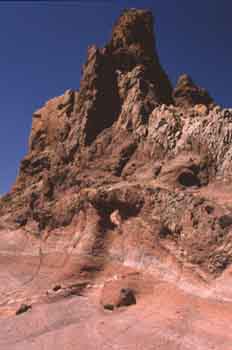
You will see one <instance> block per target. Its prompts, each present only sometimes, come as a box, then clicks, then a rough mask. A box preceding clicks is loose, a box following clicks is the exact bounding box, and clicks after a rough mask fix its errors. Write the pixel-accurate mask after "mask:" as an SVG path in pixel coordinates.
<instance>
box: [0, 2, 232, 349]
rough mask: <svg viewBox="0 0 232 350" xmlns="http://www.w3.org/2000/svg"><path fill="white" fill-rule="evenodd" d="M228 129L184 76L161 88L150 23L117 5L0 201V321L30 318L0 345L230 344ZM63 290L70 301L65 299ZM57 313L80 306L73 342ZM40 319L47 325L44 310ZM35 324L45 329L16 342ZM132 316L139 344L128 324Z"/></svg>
mask: <svg viewBox="0 0 232 350" xmlns="http://www.w3.org/2000/svg"><path fill="white" fill-rule="evenodd" d="M231 122H232V109H231V110H230V109H222V108H221V107H220V106H218V105H217V104H216V103H215V102H214V101H213V99H212V98H211V96H210V95H209V93H208V92H207V91H206V90H205V89H203V88H201V87H198V86H197V85H196V84H195V83H194V82H193V80H192V79H191V78H190V77H189V76H188V75H186V74H184V75H182V76H181V77H180V78H179V80H178V82H177V86H176V87H175V88H174V89H173V88H172V86H171V83H170V81H169V79H168V76H167V74H166V73H165V71H164V69H163V68H162V66H161V64H160V62H159V57H158V53H157V50H156V43H155V36H154V33H153V17H152V14H151V13H150V12H149V11H147V10H136V9H130V10H125V11H124V12H123V14H122V15H121V16H120V18H119V19H118V21H117V23H116V24H115V26H114V28H113V32H112V37H111V40H110V42H109V43H108V44H107V45H106V46H105V47H104V48H97V47H95V46H91V47H89V49H88V54H87V62H86V64H85V65H84V67H83V74H82V81H81V84H80V90H79V91H71V90H68V91H66V92H65V93H64V95H62V96H59V97H56V98H54V99H52V100H50V101H48V102H47V103H46V104H45V105H44V106H43V107H42V108H41V109H39V110H37V111H36V112H35V113H34V115H33V122H32V130H31V135H30V140H29V150H28V154H27V155H26V156H25V158H24V159H23V160H22V162H21V166H20V171H19V175H18V177H17V179H16V183H15V184H14V186H13V188H12V190H11V192H10V193H9V194H7V195H5V196H4V197H2V198H1V200H0V215H1V216H0V225H1V226H0V229H1V245H0V259H1V261H2V263H1V266H2V267H1V268H0V280H1V282H2V287H1V288H0V291H1V293H2V294H1V309H0V314H2V316H3V317H7V320H8V321H7V322H8V323H6V324H8V326H9V327H11V325H12V324H15V322H16V320H15V317H13V316H12V315H13V314H15V312H16V311H17V309H18V307H19V306H20V305H21V304H22V303H28V304H29V305H32V309H30V308H29V309H27V308H22V309H23V310H24V309H25V311H28V310H29V311H28V312H26V314H25V315H24V316H20V317H21V318H20V321H17V322H19V330H18V331H17V332H16V333H15V334H13V335H12V337H13V339H14V340H12V341H9V339H7V338H4V337H2V338H1V337H0V344H1V343H2V344H3V345H2V346H4V348H5V349H21V348H23V349H25V348H27V346H28V348H30V349H31V348H33V349H41V348H42V347H41V345H40V344H42V346H45V348H50V347H51V346H53V345H52V343H51V341H52V340H51V339H50V337H49V335H48V333H49V332H51V333H53V332H54V334H56V333H57V329H59V339H61V337H62V339H66V340H62V342H61V340H60V344H61V345H58V344H56V346H57V349H61V348H62V349H63V348H64V347H65V348H67V349H74V348H75V349H77V348H80V349H82V348H83V346H85V347H87V348H89V349H92V348H96V347H94V346H95V342H96V344H98V346H99V349H102V348H105V349H109V348H112V347H110V346H111V345H110V343H112V341H113V339H115V335H117V334H118V336H119V339H120V341H118V342H117V339H116V340H114V342H113V343H114V344H115V345H114V346H115V347H114V348H115V349H116V348H120V349H121V348H123V349H135V348H138V349H140V348H141V349H153V348H154V347H155V348H157V349H158V348H159V349H190V348H191V349H192V347H194V348H196V349H210V348H211V349H222V345H223V346H224V348H223V349H225V350H226V349H229V348H230V346H231V344H232V339H231V336H229V335H228V334H227V333H226V334H225V327H224V326H225V324H227V323H228V321H229V320H231V314H228V313H227V311H226V310H229V309H230V308H231V297H232V291H231V287H230V284H231V277H230V275H231V272H230V271H231V268H230V264H231V260H232V239H231V238H232V200H231V193H232V192H231V190H232V188H231V174H232V167H231V157H232V148H231V139H232V127H231V125H232V124H231ZM5 281H6V283H5ZM54 286H55V288H54ZM52 288H53V289H52ZM169 294H170V295H172V299H170V300H168V298H169ZM73 295H76V296H79V297H78V298H79V299H78V298H77V301H75V300H76V299H75V300H73V299H66V297H67V296H73ZM81 295H82V297H83V298H84V297H86V298H87V299H84V300H85V301H82V299H80V298H82V297H81ZM70 300H71V301H70ZM86 300H87V301H86ZM131 301H133V302H131ZM58 303H59V305H60V306H61V309H62V310H63V311H62V310H60V313H59V307H58ZM157 303H158V304H157ZM159 303H160V304H159ZM165 303H167V305H168V307H167V306H165ZM50 304H51V305H50ZM129 304H134V305H133V306H131V307H130V308H128V310H126V311H123V312H124V313H122V314H121V311H119V313H118V311H115V310H117V309H119V310H120V309H121V308H122V309H123V310H124V307H125V306H128V305H129ZM67 305H68V306H69V307H72V308H73V309H74V310H75V308H77V306H78V307H79V308H80V310H82V309H83V310H82V311H80V320H79V321H80V325H79V327H80V329H81V331H80V336H81V335H82V336H81V339H79V341H80V343H79V347H78V345H77V343H76V341H75V340H74V333H73V332H74V330H73V327H74V329H75V327H76V325H77V323H78V322H79V321H78V322H77V319H76V318H75V317H74V318H73V316H72V317H71V316H70V315H69V316H67V315H65V314H64V311H65V307H66V306H67ZM149 305H150V309H149ZM160 305H163V308H162V307H161V306H160ZM183 305H184V306H183ZM56 306H57V309H56ZM179 306H180V307H181V310H180V311H179V312H180V315H179V314H178V315H176V313H178V310H176V309H178V307H179ZM182 306H183V307H182ZM104 307H106V308H107V309H110V310H111V311H112V310H113V314H112V315H111V314H110V316H109V315H108V314H106V315H105V314H104V313H103V311H102V310H103V308H104ZM157 307H158V308H160V307H161V308H162V310H160V312H159V313H155V310H157ZM99 308H100V309H99ZM34 309H35V311H34ZM20 310H21V309H20ZM41 310H44V311H41ZM49 310H53V311H52V312H54V313H55V314H56V315H55V316H54V319H53V318H52V316H51V315H49V316H48V314H47V316H46V317H47V319H46V317H45V314H43V312H45V313H49ZM131 310H132V311H131ZM213 310H216V311H215V314H214V315H212V313H213ZM111 311H105V312H111ZM182 311H183V312H182ZM20 312H21V311H20ZM33 312H35V313H34V314H33ZM41 312H42V313H41ZM75 312H76V311H75ZM77 312H78V311H77ZM147 312H148V316H149V312H151V315H150V316H149V317H148V320H147ZM196 313H198V316H196ZM220 313H223V315H220ZM85 314H86V315H85ZM33 315H34V316H33ZM123 315H124V316H123ZM82 316H83V322H82ZM84 316H85V317H84ZM35 317H37V318H38V317H39V318H40V319H42V320H43V322H45V323H48V324H47V325H46V327H47V328H46V327H45V330H41V331H38V332H36V331H35V329H34V328H33V329H32V331H31V333H30V332H29V333H28V332H26V333H27V335H25V336H24V337H23V336H22V334H21V333H22V332H24V333H25V330H24V327H25V322H27V321H28V320H29V321H30V322H34V321H33V320H34V318H35ZM44 317H45V318H44ZM70 317H71V319H70ZM104 317H106V319H108V320H110V324H111V325H115V327H116V328H117V327H119V326H120V322H119V319H122V320H123V321H122V322H123V326H122V328H120V327H119V328H118V333H117V331H115V332H116V333H115V332H114V331H112V330H110V329H108V328H107V326H106V325H104V322H105V321H104V320H105V318H104ZM213 317H215V318H216V320H214V321H215V324H213V325H212V322H213V320H212V318H213ZM138 318H140V321H139V322H140V323H141V328H140V330H139V331H138V330H136V332H137V333H138V347H137V343H136V339H134V337H133V332H132V331H130V330H129V329H130V328H133V327H134V324H135V323H137V319H138ZM45 319H46V320H45ZM169 319H172V320H173V324H174V325H175V327H174V328H172V326H171V325H170V324H169V321H168V320H169ZM182 321H183V322H184V323H186V327H185V329H183V323H182ZM4 322H6V321H5V319H4ZM85 322H90V324H92V325H93V324H97V326H96V332H95V333H94V331H93V329H92V328H91V329H89V330H88V331H85V330H84V329H85V324H86V323H85ZM101 322H102V326H101ZM154 322H157V329H156V332H155V333H154V330H153V328H152V327H153V326H152V324H153V323H154ZM50 323H51V324H50ZM4 324H5V323H4ZM49 324H50V325H49ZM54 324H55V325H54ZM78 324H79V323H78ZM57 325H58V326H57ZM187 325H188V326H187ZM8 326H4V327H6V328H4V329H5V332H7V327H8ZM33 327H36V326H33ZM57 327H58V328H57ZM92 327H93V326H92ZM101 327H102V330H101ZM170 327H171V328H170ZM69 328H71V329H69ZM127 330H128V332H127ZM145 330H146V331H145ZM216 330H217V331H216ZM102 331H103V332H104V331H107V332H109V340H108V341H105V340H104V339H103V338H102V337H101V336H100V334H101V332H102ZM88 332H92V333H91V337H92V339H93V340H90V339H89V333H88ZM110 332H112V333H111V337H110ZM122 334H124V335H122ZM147 337H148V338H149V339H152V342H153V345H152V346H153V347H151V344H150V341H147ZM181 337H182V338H181ZM32 340H33V344H34V345H32V342H31V341H32ZM66 341H67V343H66ZM40 342H41V343H40ZM70 344H71V345H70ZM80 344H81V345H80Z"/></svg>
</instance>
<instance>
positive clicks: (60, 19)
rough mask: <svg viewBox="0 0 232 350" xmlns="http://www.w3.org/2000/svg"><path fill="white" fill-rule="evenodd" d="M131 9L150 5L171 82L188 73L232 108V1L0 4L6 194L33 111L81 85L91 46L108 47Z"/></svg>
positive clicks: (2, 181)
mask: <svg viewBox="0 0 232 350" xmlns="http://www.w3.org/2000/svg"><path fill="white" fill-rule="evenodd" d="M125 7H127V8H128V7H148V8H151V9H152V10H153V12H154V14H155V18H156V33H157V46H158V49H159V55H160V59H161V63H162V64H163V66H164V68H165V69H166V71H167V73H168V75H169V77H170V79H171V80H172V82H173V83H175V82H176V79H177V77H178V75H180V74H181V73H183V72H186V73H189V74H190V75H191V76H192V77H193V79H194V80H195V81H196V82H197V83H199V84H200V85H202V86H203V87H205V88H207V89H208V90H209V91H210V93H211V95H212V96H213V97H214V98H215V100H216V101H217V102H218V103H219V104H221V105H224V106H232V98H231V95H232V88H231V84H232V72H231V65H232V45H231V44H232V21H231V13H232V1H231V0H221V1H219V0H194V1H186V0H153V1H152V0H144V1H143V0H141V1H136V0H135V1H133V0H131V1H126V0H124V1H120V0H112V1H110V0H108V1H97V0H96V1H86V0H85V1H47V2H46V1H37V2H36V1H31V2H28V1H25V2H20V1H17V2H10V1H6V2H3V1H1V2H0V44H1V55H0V91H1V126H0V163H1V172H0V193H4V192H6V191H8V190H9V188H10V186H11V185H12V183H13V182H14V179H15V177H16V174H17V170H18V166H19V162H20V159H21V158H22V157H23V156H24V155H25V153H26V150H27V143H28V136H29V131H30V127H31V115H32V112H33V111H34V110H36V109H37V108H39V107H40V106H41V105H42V104H43V103H44V102H45V101H46V100H48V99H49V98H51V97H53V96H56V95H60V94H62V93H63V91H65V90H66V89H68V88H78V87H79V81H80V71H81V65H82V64H83V63H84V61H85V58H86V48H87V46H88V45H89V44H93V43H96V44H97V45H99V46H103V45H104V43H105V42H106V41H107V40H108V38H109V37H110V32H111V28H112V25H113V23H114V21H115V20H116V18H117V17H118V15H119V13H120V12H121V10H122V9H123V8H125Z"/></svg>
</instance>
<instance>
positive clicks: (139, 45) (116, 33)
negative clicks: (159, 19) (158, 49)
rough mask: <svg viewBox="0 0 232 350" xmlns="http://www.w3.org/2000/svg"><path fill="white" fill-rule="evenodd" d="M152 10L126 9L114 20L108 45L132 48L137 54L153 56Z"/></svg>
mask: <svg viewBox="0 0 232 350" xmlns="http://www.w3.org/2000/svg"><path fill="white" fill-rule="evenodd" d="M153 26H154V20H153V15H152V12H151V11H149V10H144V9H135V8H132V9H126V10H124V11H123V13H122V14H121V16H120V17H119V19H118V21H117V22H116V24H115V26H114V28H113V32H112V39H111V42H110V46H111V48H112V49H114V50H117V49H128V50H134V51H136V52H137V54H140V55H145V56H154V52H155V38H154V32H153Z"/></svg>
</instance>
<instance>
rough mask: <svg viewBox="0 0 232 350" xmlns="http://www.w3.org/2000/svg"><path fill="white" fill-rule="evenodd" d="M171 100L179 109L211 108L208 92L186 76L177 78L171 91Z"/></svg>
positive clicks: (211, 103) (211, 100) (211, 101)
mask: <svg viewBox="0 0 232 350" xmlns="http://www.w3.org/2000/svg"><path fill="white" fill-rule="evenodd" d="M173 100H174V102H175V105H176V106H179V107H193V106H195V105H205V106H211V107H212V106H213V99H212V98H211V96H210V95H209V94H208V92H207V91H206V90H205V89H203V88H201V87H199V86H197V85H196V84H195V83H194V82H193V80H192V79H191V78H190V76H188V75H187V74H183V75H181V76H180V77H179V79H178V81H177V85H176V87H175V89H174V90H173Z"/></svg>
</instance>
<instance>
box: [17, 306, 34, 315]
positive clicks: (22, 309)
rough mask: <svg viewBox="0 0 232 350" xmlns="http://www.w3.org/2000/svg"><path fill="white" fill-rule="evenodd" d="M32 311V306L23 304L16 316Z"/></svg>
mask: <svg viewBox="0 0 232 350" xmlns="http://www.w3.org/2000/svg"><path fill="white" fill-rule="evenodd" d="M30 309H31V305H27V304H22V305H21V306H20V307H19V309H18V310H17V311H16V315H21V314H23V313H25V312H27V311H28V310H30Z"/></svg>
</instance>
